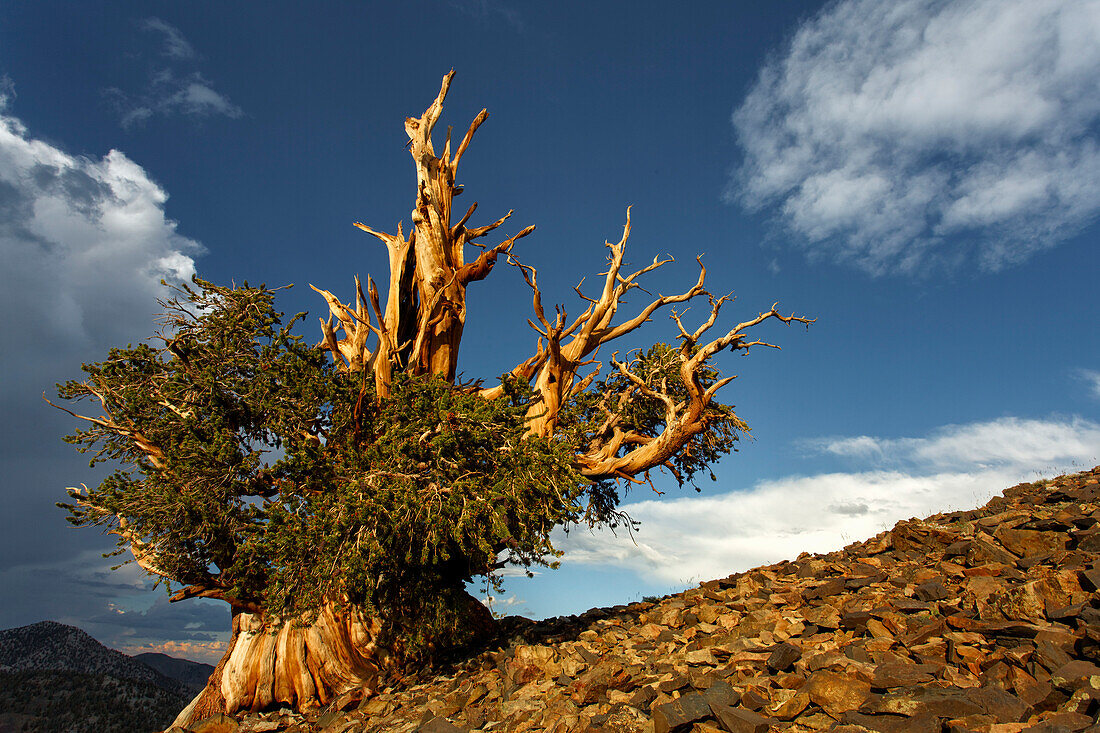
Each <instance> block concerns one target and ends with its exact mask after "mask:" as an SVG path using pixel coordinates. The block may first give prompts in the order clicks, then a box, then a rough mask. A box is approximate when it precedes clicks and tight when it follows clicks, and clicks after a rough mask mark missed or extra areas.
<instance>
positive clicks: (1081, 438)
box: [556, 418, 1100, 585]
mask: <svg viewBox="0 0 1100 733" xmlns="http://www.w3.org/2000/svg"><path fill="white" fill-rule="evenodd" d="M812 445H814V446H815V447H816V449H818V450H820V451H822V452H826V453H830V454H833V455H837V456H843V457H845V458H847V459H849V460H852V461H853V462H854V463H855V464H856V466H855V467H854V469H853V470H852V471H851V472H847V473H840V472H837V473H827V474H820V475H815V476H791V477H787V478H782V479H778V480H774V481H764V482H761V483H758V484H757V485H755V486H753V487H752V488H750V489H748V490H746V491H736V492H731V493H728V494H724V495H721V496H713V497H698V498H694V497H685V498H678V499H672V500H665V501H641V502H634V503H630V504H626V505H624V506H623V509H625V510H626V511H627V512H628V513H629V514H630V515H631V516H632V517H634V518H635V519H638V520H640V521H641V523H642V527H641V530H640V531H639V532H638V533H637V534H636V535H635V536H634V538H633V541H632V540H631V538H629V537H627V536H626V535H624V534H622V533H620V534H619V535H618V536H615V535H612V534H611V533H610V532H588V531H574V532H571V533H570V534H569V535H567V536H566V535H559V536H557V538H556V544H557V546H558V547H559V548H560V549H563V550H564V551H565V553H566V554H565V557H564V558H563V562H564V563H578V564H586V565H594V566H599V567H607V566H616V567H621V568H626V569H630V570H634V571H636V572H638V573H639V574H641V575H643V576H645V577H649V578H654V579H656V580H658V581H661V582H664V583H667V584H669V585H675V584H678V583H684V582H686V581H688V580H689V579H694V580H696V581H698V580H707V579H710V578H716V577H721V576H724V575H728V574H729V573H731V572H736V571H741V570H747V569H749V568H752V567H755V566H757V565H761V564H765V563H770V562H776V561H779V560H782V559H793V558H794V557H796V556H797V555H798V554H799V553H801V552H803V551H809V552H827V551H831V550H835V549H839V548H841V547H843V546H844V545H846V544H849V543H851V542H854V541H857V540H863V539H866V538H868V537H871V536H873V535H875V534H877V533H879V532H881V531H883V530H884V529H888V528H889V527H891V526H893V525H894V523H896V522H897V521H899V520H901V519H907V518H909V517H914V516H917V517H923V516H927V515H929V514H934V513H936V512H940V511H951V510H955V509H966V508H973V507H976V506H979V505H981V504H983V503H985V502H986V501H988V500H989V499H990V498H992V497H993V496H995V495H996V494H998V493H1000V492H1001V491H1002V490H1003V489H1005V488H1006V487H1008V486H1011V485H1013V484H1015V483H1019V482H1020V481H1022V480H1033V479H1035V478H1036V477H1037V476H1036V473H1035V470H1036V469H1041V470H1045V471H1050V472H1052V473H1048V474H1047V475H1053V472H1056V471H1059V470H1065V469H1067V468H1071V467H1072V466H1073V465H1074V464H1076V465H1078V466H1081V467H1084V466H1091V465H1093V464H1094V463H1096V462H1097V461H1098V460H1100V424H1097V423H1094V422H1090V421H1088V420H1082V419H1079V418H1073V419H1065V420H1059V419H1051V420H1021V419H1015V418H1005V419H1001V420H994V421H990V422H984V423H974V424H970V425H960V426H949V427H945V428H943V429H941V430H938V431H936V432H935V433H933V434H932V435H930V436H927V437H924V438H909V439H902V440H887V439H881V438H873V437H868V436H859V437H855V438H833V439H827V440H821V441H814V442H813V443H812ZM635 543H636V544H635Z"/></svg>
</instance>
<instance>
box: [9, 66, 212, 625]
mask: <svg viewBox="0 0 1100 733" xmlns="http://www.w3.org/2000/svg"><path fill="white" fill-rule="evenodd" d="M12 98H13V93H12V91H11V89H10V87H8V88H7V89H6V91H5V90H4V89H3V88H2V87H0V262H2V263H3V266H2V267H0V310H2V311H3V312H4V313H7V314H11V316H10V317H8V318H4V319H2V320H0V374H3V375H4V376H3V389H0V409H2V410H3V413H4V415H5V416H6V418H7V419H6V421H5V429H4V431H3V440H0V462H2V463H3V465H4V469H5V480H4V481H3V482H0V502H2V503H3V505H4V506H5V507H8V508H9V511H8V512H7V513H5V514H4V515H3V516H0V529H2V531H0V586H2V587H4V588H5V589H6V591H7V594H8V596H7V597H8V602H7V603H5V605H4V607H3V609H0V616H2V618H0V622H2V623H3V624H7V625H22V624H25V623H33V622H35V621H40V620H42V618H43V614H44V612H47V613H50V615H52V616H53V618H55V619H56V620H58V621H62V622H65V623H75V624H78V625H81V626H82V627H86V630H88V631H89V632H90V633H92V634H93V635H94V636H96V637H97V638H99V639H100V640H102V641H104V642H105V643H108V644H117V643H118V639H121V634H122V632H123V628H122V626H120V625H119V624H118V623H117V621H118V619H119V618H121V617H119V616H118V614H117V613H115V612H113V611H111V609H110V604H112V603H118V602H120V599H126V598H148V597H149V594H148V585H149V584H148V582H147V581H146V579H144V578H143V577H142V576H141V574H140V573H139V571H138V570H137V568H136V566H133V565H130V566H126V567H125V568H123V569H122V570H121V571H119V572H111V571H110V570H109V567H110V566H111V565H112V564H114V562H117V561H113V560H105V559H104V558H103V557H102V556H101V552H102V545H103V542H102V539H101V538H98V537H97V536H96V535H95V533H88V534H87V535H85V536H84V539H82V541H81V544H79V545H77V541H76V540H74V539H71V538H70V535H69V534H68V533H67V532H66V531H65V529H64V528H63V523H62V514H61V512H60V511H58V510H57V508H56V507H54V506H53V502H54V501H57V500H63V499H64V493H63V487H64V486H66V485H73V483H75V482H76V481H79V480H80V479H79V478H76V479H75V480H74V478H73V476H74V474H75V475H76V476H81V475H82V474H81V473H80V466H81V464H85V465H86V459H83V460H76V457H75V456H70V455H69V453H70V452H71V451H68V450H64V446H62V445H61V443H60V436H61V435H63V434H64V432H65V431H66V430H68V429H71V428H72V425H71V424H68V425H64V426H62V425H59V422H65V421H63V420H62V421H59V420H58V418H57V415H55V414H53V413H54V412H55V411H53V410H52V408H50V407H49V406H47V405H45V403H43V402H42V397H41V395H42V394H43V391H52V387H53V384H54V383H55V382H57V381H62V380H65V379H68V378H71V377H74V376H76V375H77V374H79V366H80V364H81V362H88V361H95V360H99V359H102V358H103V357H104V356H105V355H106V353H107V349H108V348H109V347H111V346H115V345H118V344H125V343H128V342H137V340H138V339H140V338H144V337H146V336H147V335H148V334H149V332H150V330H151V328H152V326H153V314H154V312H155V311H156V310H157V308H158V306H157V302H156V300H157V297H159V296H163V295H164V294H165V291H164V288H163V286H162V285H161V284H160V281H161V279H162V278H164V279H167V280H170V281H177V282H178V281H183V280H186V279H188V278H190V276H191V275H192V274H193V273H194V272H195V263H194V260H193V257H194V256H196V255H197V254H198V253H199V252H201V251H202V248H201V247H200V245H199V244H198V243H197V242H195V241H194V240H191V239H189V238H187V237H185V236H183V235H181V234H180V233H179V232H178V231H177V225H176V222H174V221H172V220H171V219H169V218H168V216H167V215H166V213H165V204H166V201H167V199H168V194H167V193H166V192H165V191H164V190H163V189H162V188H161V187H160V186H158V185H157V184H156V182H154V181H153V179H152V178H151V177H150V175H149V174H148V172H147V171H145V169H143V168H142V167H141V166H140V165H139V164H137V163H136V162H134V161H133V160H131V159H130V158H128V157H127V156H126V155H125V154H123V153H122V152H120V151H118V150H112V151H110V152H109V153H107V154H106V155H105V156H103V157H102V158H98V159H96V158H89V157H84V156H78V155H73V154H71V153H69V152H66V151H65V150H63V149H61V148H60V147H58V146H56V145H52V144H50V143H47V142H44V141H42V140H37V139H35V138H34V137H33V136H32V135H31V134H30V132H28V130H27V128H26V127H25V126H24V125H23V123H22V122H21V121H20V120H19V119H18V118H16V117H15V116H14V115H12V114H11V112H10V111H9V109H8V105H10V104H11V100H12ZM51 446H52V447H51ZM58 450H63V453H62V454H58V452H57V451H58ZM44 532H45V533H46V535H47V536H46V537H45V540H44V535H43V533H44ZM74 546H76V547H79V549H77V550H73V549H72V548H73V547H74ZM88 548H96V549H88ZM164 612H165V613H168V611H167V609H165V611H164ZM177 612H184V609H178V608H174V609H173V610H172V613H177ZM196 612H198V613H201V612H200V611H195V610H194V609H187V610H186V611H185V612H184V616H186V617H187V622H188V623H191V622H194V621H195V620H196V619H195V618H194V617H193V615H192V614H194V613H196ZM128 613H129V612H128ZM160 613H161V610H160V609H159V608H158V609H157V610H156V612H155V613H154V614H153V615H158V614H160ZM132 618H134V617H131V619H132ZM144 618H146V620H149V619H151V618H152V616H149V615H146V616H145V617H144ZM88 619H99V621H92V622H89V621H88ZM179 619H180V617H175V618H171V619H169V621H168V622H166V623H164V624H162V626H161V630H160V631H157V632H156V633H152V632H150V633H149V636H150V637H152V638H154V639H155V640H161V641H163V640H165V639H176V640H180V641H191V640H194V641H204V642H205V641H209V640H211V639H210V638H209V637H210V634H212V633H214V631H213V629H212V628H204V629H201V630H196V629H192V630H191V632H190V634H191V636H194V634H195V633H199V632H200V631H201V632H202V633H204V634H205V635H206V638H203V639H192V638H190V637H188V636H180V635H178V634H176V633H175V632H173V631H171V628H172V626H173V624H174V623H175V622H176V621H178V620H179ZM128 621H129V619H128ZM108 622H111V623H108ZM183 626H184V624H180V625H179V628H183ZM128 628H132V627H128ZM225 628H227V627H226V625H225V623H224V619H223V622H222V624H221V629H220V630H221V631H224V629H225Z"/></svg>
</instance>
